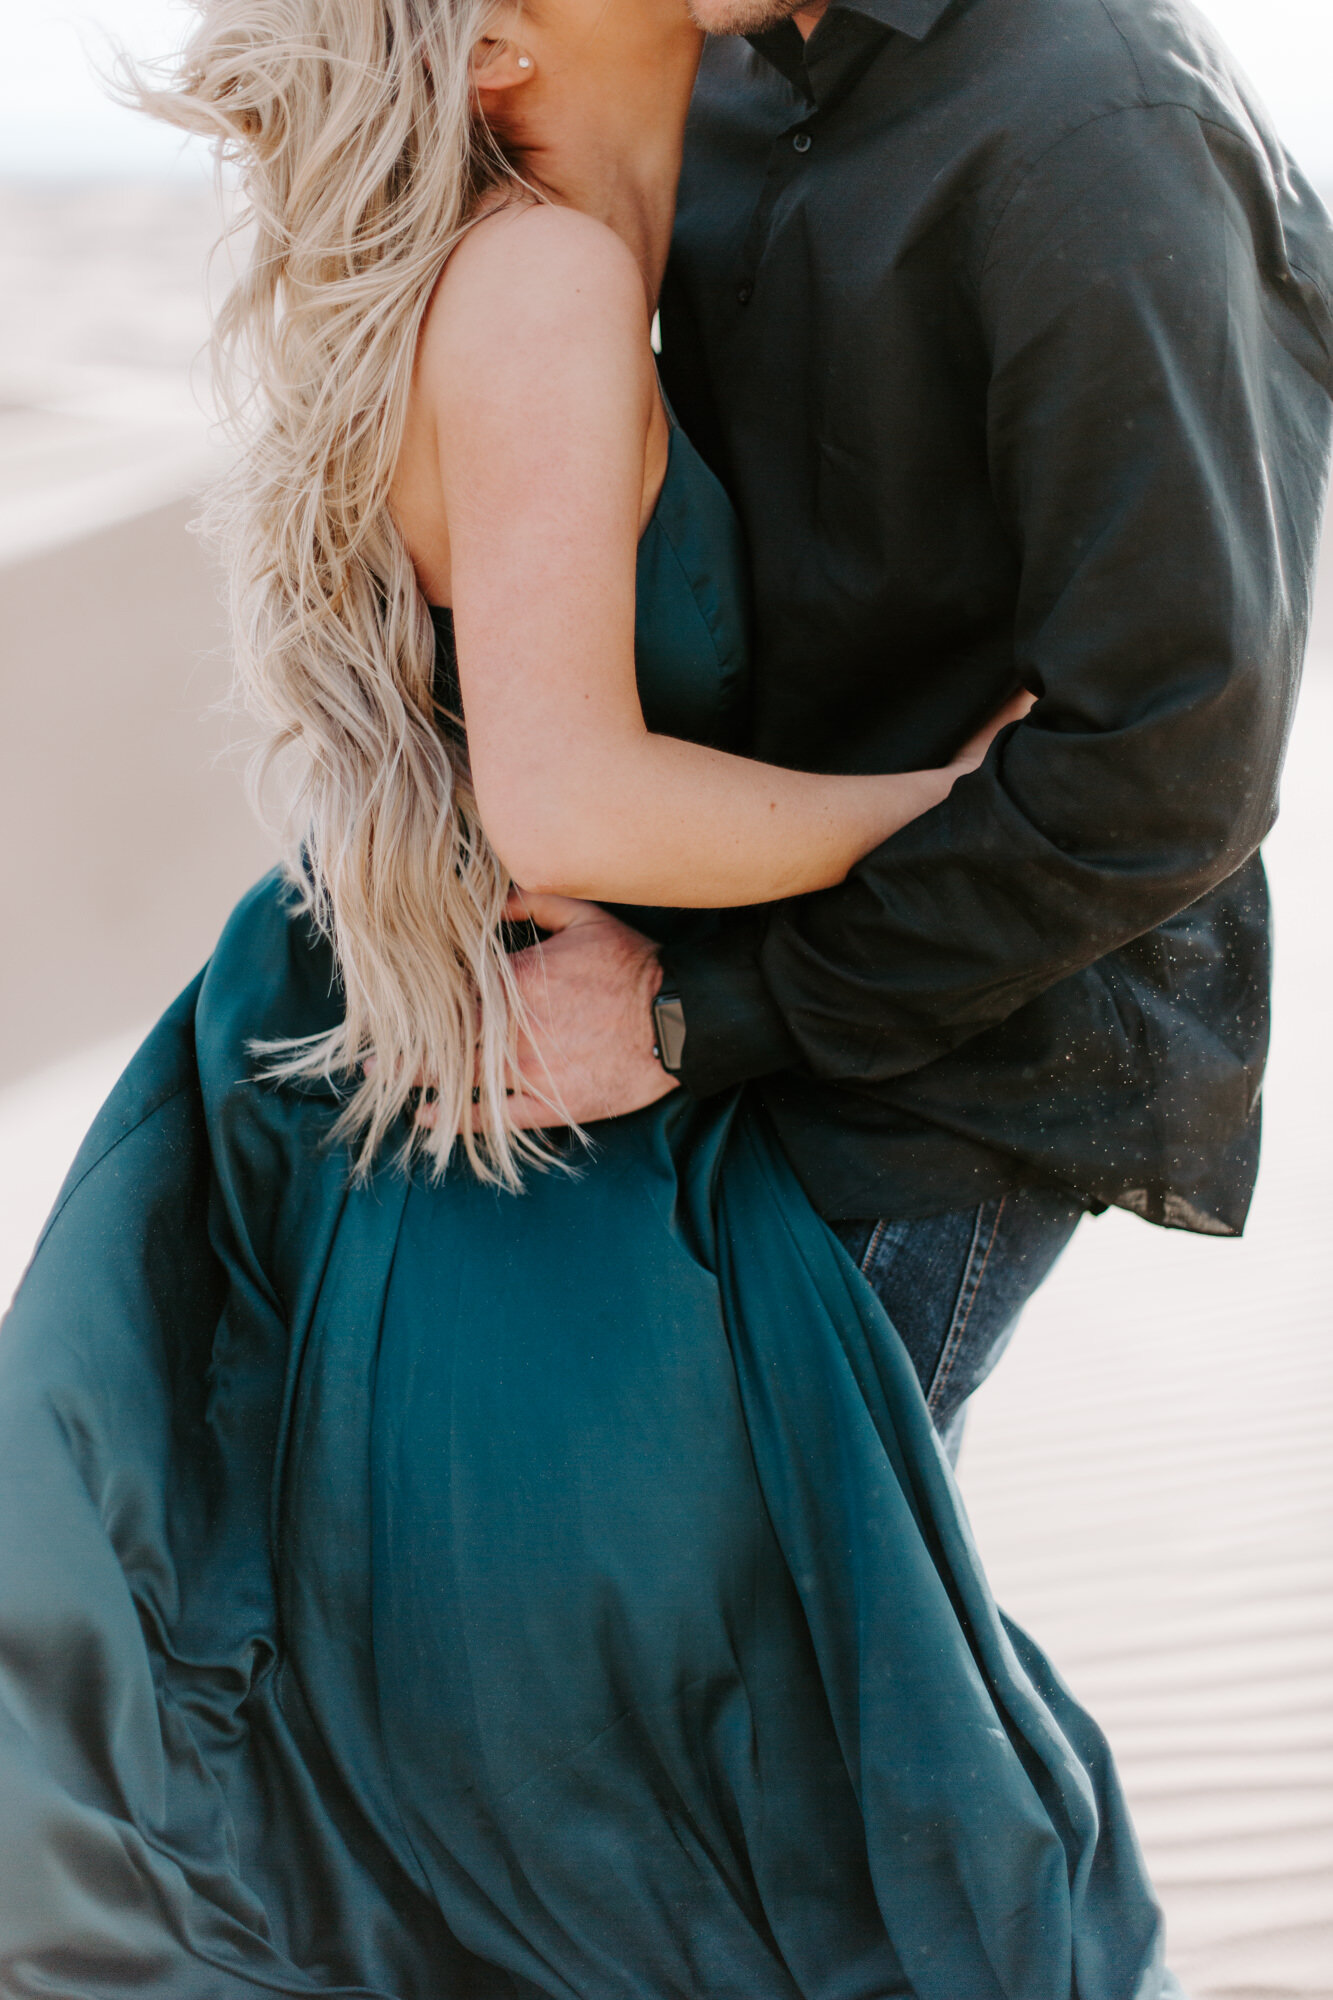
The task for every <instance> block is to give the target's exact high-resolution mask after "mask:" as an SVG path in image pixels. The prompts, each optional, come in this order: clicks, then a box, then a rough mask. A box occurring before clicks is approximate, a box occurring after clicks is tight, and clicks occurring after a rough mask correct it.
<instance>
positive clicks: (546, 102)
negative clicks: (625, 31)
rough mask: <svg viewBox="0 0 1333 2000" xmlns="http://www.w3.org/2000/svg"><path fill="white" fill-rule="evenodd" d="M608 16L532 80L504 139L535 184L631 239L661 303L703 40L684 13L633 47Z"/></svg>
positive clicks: (650, 290) (651, 292)
mask: <svg viewBox="0 0 1333 2000" xmlns="http://www.w3.org/2000/svg"><path fill="white" fill-rule="evenodd" d="M610 19H611V17H609V16H604V17H603V22H602V28H601V30H600V31H599V32H598V33H596V34H594V35H593V36H592V37H591V38H590V39H589V42H588V43H587V45H586V46H585V48H584V49H583V50H582V51H581V52H580V53H579V54H578V55H577V56H576V57H571V58H570V60H569V61H568V62H567V63H554V62H553V63H552V64H551V65H550V68H551V70H552V72H553V73H552V74H550V75H547V76H537V77H534V79H533V81H532V83H531V84H530V85H528V86H526V87H525V88H524V90H523V92H522V93H521V95H522V98H523V100H524V102H523V103H522V104H521V105H518V106H516V107H515V111H514V115H513V117H512V120H511V121H510V123H509V125H508V128H507V129H505V130H502V131H501V132H500V133H499V136H500V137H501V139H502V140H503V142H504V144H505V146H506V149H507V150H508V152H509V153H510V156H511V157H512V159H513V160H514V163H515V165H516V166H517V168H518V169H519V171H520V173H522V175H523V176H524V178H525V179H526V180H528V181H530V182H531V183H532V185H533V186H534V187H536V188H538V189H539V190H540V191H541V192H542V193H543V194H546V195H548V196H549V197H550V198H551V199H552V200H553V201H558V202H561V203H563V204H564V205H565V206H566V207H569V208H577V209H580V210H581V211H582V212H583V213H584V214H585V215H591V216H594V217H596V219H597V220H598V221H599V222H604V223H605V224H606V225H607V227H608V228H610V229H614V230H615V232H616V234H617V235H618V236H620V237H621V238H623V240H624V241H625V242H626V243H627V244H628V245H629V247H630V249H631V251H632V252H633V254H634V257H635V259H636V261H637V262H638V265H639V268H640V270H641V271H642V273H643V282H644V289H645V292H646V293H647V296H648V299H649V302H650V305H653V306H655V305H656V301H657V294H658V291H659V289H660V287H661V283H662V273H663V271H664V270H665V269H666V260H667V252H668V250H669V248H670V243H671V224H672V218H673V216H674V213H675V206H676V184H677V182H678V180H679V178H680V161H681V150H682V147H683V144H684V138H685V118H686V114H687V112H688V110H689V103H690V92H691V90H692V89H693V87H694V77H695V72H696V70H697V69H698V66H699V53H700V50H701V48H702V45H703V38H702V36H701V35H700V34H699V33H698V31H697V30H696V29H695V28H694V27H693V25H692V24H691V23H689V22H688V21H687V20H685V19H683V18H680V19H679V24H678V25H677V26H676V27H675V29H674V32H673V33H671V34H670V35H668V36H662V35H660V34H659V35H658V36H657V37H656V38H655V39H654V40H653V41H652V43H651V44H647V43H645V44H643V45H640V46H635V45H634V44H633V43H628V44H627V43H626V41H625V40H624V38H620V39H619V40H617V38H615V37H613V35H612V34H611V33H610V32H609V27H610Z"/></svg>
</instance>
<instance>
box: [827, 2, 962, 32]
mask: <svg viewBox="0 0 1333 2000" xmlns="http://www.w3.org/2000/svg"><path fill="white" fill-rule="evenodd" d="M952 4H953V0H834V4H833V7H830V9H829V12H830V13H832V12H833V11H834V9H835V8H837V7H845V8H846V9H847V11H848V13H851V14H868V15H869V16H870V18H871V20H872V21H878V22H879V23H880V25H881V27H885V28H893V29H894V30H895V31H896V32H897V33H898V34H900V35H910V36H911V38H912V40H913V41H914V42H919V41H921V40H922V38H923V37H924V36H926V35H928V34H929V33H930V31H931V29H932V28H933V27H934V25H935V23H936V22H937V21H938V20H939V18H940V15H941V14H942V13H943V12H944V10H945V8H946V7H949V6H952ZM798 33H799V30H798Z"/></svg>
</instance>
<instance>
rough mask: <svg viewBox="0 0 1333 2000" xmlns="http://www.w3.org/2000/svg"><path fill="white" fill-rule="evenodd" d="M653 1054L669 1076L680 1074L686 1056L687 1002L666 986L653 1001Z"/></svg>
mask: <svg viewBox="0 0 1333 2000" xmlns="http://www.w3.org/2000/svg"><path fill="white" fill-rule="evenodd" d="M653 1033H654V1034H655V1035H656V1037H657V1039H656V1041H655V1042H654V1044H653V1054H654V1055H655V1056H656V1057H657V1060H658V1061H659V1062H660V1063H661V1065H662V1067H663V1069H664V1070H665V1071H666V1072H667V1074H668V1076H679V1075H680V1066H681V1063H682V1061H683V1060H684V1056H685V1002H684V1001H683V1000H682V999H681V997H680V995H679V993H673V992H670V991H668V989H667V988H666V987H665V986H664V987H662V989H661V990H660V992H659V993H658V995H657V998H656V999H655V1000H654V1001H653Z"/></svg>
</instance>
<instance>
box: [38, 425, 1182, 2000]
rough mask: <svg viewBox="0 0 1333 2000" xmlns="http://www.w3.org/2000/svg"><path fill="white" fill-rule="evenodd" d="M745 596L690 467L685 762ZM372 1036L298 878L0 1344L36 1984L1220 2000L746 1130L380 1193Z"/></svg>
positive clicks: (866, 1341)
mask: <svg viewBox="0 0 1333 2000" xmlns="http://www.w3.org/2000/svg"><path fill="white" fill-rule="evenodd" d="M741 574H742V572H741V560H740V552H739V548H738V544H737V531H736V526H735V523H734V521H733V519H732V517H731V514H730V511H729V509H728V507H727V503H726V501H725V499H724V497H723V495H722V493H721V490H720V489H719V488H718V487H717V486H716V484H715V483H714V482H713V481H712V479H711V476H710V475H709V474H708V473H707V472H706V470H705V469H704V467H703V465H702V463H701V462H700V461H699V459H698V458H697V457H696V456H695V455H694V453H693V452H692V450H691V449H690V447H689V445H688V443H687V442H686V440H685V439H684V438H683V437H682V436H681V435H680V434H679V433H677V434H676V435H675V436H674V438H673V443H672V451H671V459H670V467H669V471H668V475H667V482H666V486H665V489H664V491H663V494H662V499H661V502H660V504H659V507H658V510H657V513H656V515H655V517H654V520H653V522H652V524H651V526H650V528H649V530H648V532H647V534H646V535H645V538H644V541H643V544H642V548H641V551H640V561H639V668H640V674H641V678H642V684H643V686H642V692H643V700H644V706H645V710H646V712H647V715H648V718H649V720H650V722H651V723H652V724H653V726H654V727H656V728H659V729H664V730H674V731H676V732H678V733H686V734H689V735H691V736H695V737H698V738H702V739H707V740H712V741H716V742H726V741H729V740H732V739H733V738H734V736H735V734H736V732H737V731H738V730H739V729H740V727H741V726H742V722H743V713H744V699H745V644H744V621H743V616H742V591H741ZM445 664H446V665H447V659H446V661H445ZM337 1004H338V1001H337V991H336V983H335V981H334V979H333V976H332V966H331V963H330V960H329V956H328V953H327V950H326V948H325V946H324V945H323V944H322V943H321V942H320V941H319V939H318V938H316V937H314V936H313V935H312V934H311V932H310V930H309V929H308V927H307V925H306V924H305V922H304V921H303V920H301V919H300V918H298V917H296V916H294V915H293V913H292V911H291V909H290V907H289V904H288V901H287V898H286V897H285V894H284V891H283V888H282V886H281V884H280V883H279V881H278V880H277V879H276V878H271V879H269V880H267V881H265V882H262V883H261V884H260V885H259V886H258V887H257V888H256V889H255V890H254V891H253V892H252V893H251V895H250V896H248V897H247V898H246V900H245V901H244V902H243V903H242V904H241V906H240V907H239V909H238V910H237V911H236V913H235V914H234V916H233V917H232V919H231V921H230V923H229V924H228V927H227V929H226V931H225V932H224V934H223V936H222V939H221V941H220V943H219V945H218V948H217V951H216V953H215V955H214V957H213V959H212V961H211V963H210V964H209V966H208V967H207V968H206V970H205V972H204V973H203V975H202V976H201V978H200V979H199V980H198V981H196V982H195V984H194V985H193V986H192V987H191V988H190V989H189V991H188V992H187V993H185V994H184V995H183V996H182V998H181V999H180V1000H179V1001H178V1002H177V1003H176V1004H175V1006H173V1007H172V1008H171V1009H170V1010H169V1011H168V1013H167V1014H166V1015H165V1016H164V1017H163V1019H162V1021H161V1022H160V1023H159V1025H158V1026H157V1028H156V1029H155V1030H154V1032H153V1033H152V1035H151V1036H150V1037H149V1039H148V1041H147V1042H146V1043H145V1045H144V1047H143V1048H142V1050H141V1051H140V1052H139V1054H138V1055H137V1056H136V1057H135V1059H134V1061H133V1062H132V1063H131V1065H130V1067H129V1069H128V1070H127V1071H126V1073H125V1075H124V1077H123V1078H122V1079H121V1081H120V1083H119V1085H118V1086H117V1088H116V1090H115V1091H114V1093H113V1095H112V1097H111V1099H110V1100H109V1102H108V1103H107V1105H106V1106H105V1108H104V1109H103V1111H102V1112H101V1114H100V1116H99V1117H98V1119H97V1122H96V1124H95V1125H94V1127H93V1130H92V1132H91V1133H90V1135H89V1138H88V1140H87V1141H86V1143H85V1145H84V1147H83V1150H82V1152H81V1153H80V1155H79V1158H78V1160H77V1161H76V1163H75V1165H74V1168H73V1170H72V1171H71V1174H70V1176H69V1179H68V1181H67V1183H66V1186H65V1189H64V1191H63V1193H62V1195H61V1197H60V1200H59V1203H58V1206H57V1208H56V1211H55V1214H54V1216H53V1218H52V1220H51V1222H50V1223H49V1225H48V1227H47V1231H46V1234H45V1236H44V1239H43V1241H42V1244H41V1247H40V1249H39V1251H38V1253H37V1256H36V1258H35V1260H34V1263H33V1265H32V1267H31V1269H30V1270H29V1272H28V1275H27V1277H26V1280H25V1282H24V1284H23V1287H22V1289H21V1292H20V1295H19V1298H18V1300H17V1303H16V1304H15V1307H14V1309H13V1312H12V1314H11V1315H10V1317H9V1319H8V1321H7V1322H6V1324H5V1327H4V1331H3V1336H2V1337H0V1992H2V1993H3V1994H4V1995H6V1996H19V1995H22V1996H36V1995H39V1994H40V1995H46V1996H50V1995H53V1994H55V1995H59V1996H61V2000H112V1996H117V2000H119V1996H130V1995H132V1996H135V2000H233V1996H236V1997H237V2000H239V1996H249V2000H258V1996H261V1995H275V1994H278V1995H287V1994H291V1995H298V1994H299V1995H304V1994H321V1995H333V1994H337V1995H343V1996H353V1995H356V1996H363V1997H364V2000H369V1996H376V2000H379V1997H380V1996H392V1997H393V2000H498V1996H502V1995H503V1996H522V2000H891V1996H908V1995H911V1996H916V2000H1163V1996H1164V1995H1165V1994H1166V1993H1168V1992H1169V1991H1170V1992H1174V1991H1175V1988H1174V1986H1173V1985H1172V1984H1171V1983H1170V1981H1169V1978H1168V1975H1166V1974H1165V1973H1164V1972H1163V1970H1162V1964H1161V1942H1160V1921H1159V1916H1158V1912H1157V1910H1156V1908H1155V1906H1154V1903H1153V1899H1152V1896H1151V1893H1150V1890H1149V1887H1148V1884H1147V1882H1146V1880H1145V1877H1144V1872H1143V1867H1142V1863H1141V1860H1140V1856H1139V1853H1138V1851H1137V1848H1136V1845H1135V1841H1134V1837H1133V1833H1132V1831H1131V1828H1130V1826H1129V1823H1128V1821H1127V1818H1126V1814H1125V1809H1124V1806H1123V1803H1122V1800H1121V1795H1120V1791H1119V1788H1118V1785H1117V1782H1116V1778H1115V1774H1114V1771H1113V1770H1112V1768H1111V1765H1110V1761H1109V1758H1108V1755H1107V1752H1106V1748H1105V1745H1104V1743H1103V1741H1102V1739H1101V1737H1100V1735H1099V1734H1098V1732H1097V1730H1096V1728H1095V1727H1094V1725H1093V1724H1092V1723H1091V1722H1090V1721H1089V1719H1088V1718H1087V1716H1086V1715H1084V1713H1083V1712H1082V1711H1081V1710H1080V1709H1079V1708H1078V1706H1077V1705H1076V1704H1075V1703H1074V1701H1073V1700H1072V1699H1071V1698H1070V1696H1069V1694H1068V1693H1067V1692H1066V1691H1065V1689H1064V1688H1063V1687H1062V1686H1061V1685H1060V1683H1059V1681H1058V1680H1057V1679H1056V1677H1055V1675H1054V1674H1053V1673H1052V1671H1051V1669H1050V1667H1049V1666H1048V1664H1047V1663H1046V1661H1045V1660H1044V1659H1043V1658H1042V1656H1041V1654H1040V1653H1039V1652H1038V1651H1037V1650H1036V1648H1035V1647H1034V1646H1033V1645H1032V1644H1031V1642H1030V1641H1029V1640H1027V1639H1026V1638H1025V1637H1024V1636H1023V1635H1022V1634H1021V1633H1019V1632H1017V1631H1016V1630H1015V1629H1014V1628H1013V1627H1012V1626H1011V1625H1009V1624H1008V1623H1007V1622H1006V1621H1005V1620H1004V1619H1003V1618H1002V1617H1001V1615H1000V1614H999V1613H998V1612H997V1610H996V1608H995V1606H994V1604H993V1602H992V1600H991V1598H990V1596H989V1593H988V1591H987V1588H986V1584H985V1580H984V1578H983V1575H982V1572H981V1569H980V1567H979V1565H978V1562H977V1558H976V1555H975V1552H974V1550H973V1546H972V1543H971V1540H970V1538H969V1535H968V1530H967V1524H966V1521H965V1519H964V1516H963V1513H962V1510H961V1508H960V1505H959V1502H958V1498H957V1494H956V1492H955V1489H954V1486H953V1482H952V1479H951V1476H950V1473H949V1470H948V1468H947V1466H946V1464H945V1463H944V1460H943V1458H942V1457H941V1454H940V1451H939V1449H938V1447H937V1444H936V1441H935V1437H934V1435H933V1432H932V1429H931V1425H930V1421H929V1418H928V1416H927V1413H926V1409H925V1405H924V1403H923V1401H922V1398H921V1394H920V1392H919V1389H918V1386H917V1382H916V1379H915V1376H914V1374H913V1372H912V1368H911V1366H910V1364H909V1362H908V1360H907V1357H906V1355H905V1353H904V1351H903V1349H902V1347H901V1346H900V1344H899V1342H898V1339H897V1337H896V1335H895V1333H894V1330H893V1328H892V1326H891V1325H890V1324H889V1322H888V1320H887V1319H886V1318H885V1316H884V1313H883V1311H882V1309H881V1308H880V1306H879V1304H878V1303H877V1301H876V1299H875V1297H874V1295H873V1294H872V1292H871V1291H870V1289H869V1287H868V1286H867V1285H866V1284H865V1282H864V1281H863V1280H862V1278H861V1277H860V1275H859V1274H858V1272H857V1271H856V1270H855V1269H854V1267H853V1266H852V1264H851V1263H850V1262H849V1260H848V1258H847V1257H846V1255H845V1254H844V1252H843V1250H842V1249H841V1247H840V1246H839V1244H838V1242H837V1241H836V1239H835V1238H834V1236H833V1235H832V1233H831V1232H830V1231H829V1229H828V1228H827V1227H826V1225H825V1224H824V1223H823V1222H821V1221H820V1220H819V1218H818V1217H817V1216H816V1215H815V1213H814V1212H813V1210H812V1209H811V1207H810V1205H809V1203H808V1202H807V1201H806V1199H805V1197H804V1195H803V1194H802V1193H801V1191H800V1188H799V1187H798V1185H797V1183H796V1182H795V1180H794V1178H793V1176H792V1173H791V1171H790V1169H789V1168H788V1166H787V1165H786V1163H785V1161H784V1159H783V1157H782V1155H781V1154H780V1152H779V1151H778V1150H777V1148H776V1146H775V1144H774V1142H773V1140H772V1139H771V1137H770V1136H769V1134H768V1132H767V1130H766V1129H765V1127H764V1124H763V1122H762V1119H761V1117H760V1115H759V1114H758V1113H757V1112H756V1111H755V1110H754V1109H753V1108H752V1107H751V1106H750V1104H749V1103H748V1102H747V1100H746V1098H745V1097H744V1095H741V1096H739V1097H732V1098H727V1099H720V1100H715V1101H712V1102H708V1103H695V1102H692V1101H690V1100H689V1099H688V1098H686V1097H684V1096H683V1095H677V1096H673V1097H670V1098H668V1099H666V1100H665V1101H664V1102H662V1103H661V1104H659V1105H657V1106H654V1107H653V1108H652V1109H650V1110H648V1111H645V1112H642V1113H639V1114H637V1115H635V1116H633V1117H629V1118H624V1119H620V1120H617V1121H614V1122H610V1123H607V1124H605V1125H603V1126H600V1127H598V1128H596V1129H595V1131H594V1135H593V1136H594V1140H595V1144H594V1147H593V1150H592V1152H591V1153H590V1154H589V1155H587V1156H586V1157H585V1156H583V1155H582V1154H578V1155H575V1154H571V1156H570V1157H571V1162H572V1164H573V1165H574V1167H575V1171H574V1172H572V1173H563V1172H550V1173H544V1174H534V1175H532V1176H531V1177H530V1178H529V1180H528V1183H527V1186H526V1188H525V1190H524V1192H523V1193H521V1194H519V1195H511V1194H504V1193H496V1192H494V1191H493V1190H489V1189H486V1188H483V1187H481V1186H480V1185H479V1184H478V1183H477V1182H476V1181H475V1180H473V1179H472V1178H471V1177H470V1176H469V1175H468V1174H467V1173H466V1172H464V1171H457V1172H453V1173H451V1174H450V1175H449V1176H448V1177H447V1178H446V1180H445V1181H444V1182H443V1184H437V1185H432V1184H430V1183H429V1182H428V1181H427V1180H426V1178H425V1177H424V1176H421V1175H417V1176H412V1177H409V1176H406V1175H405V1174H403V1173H402V1172H401V1171H399V1170H396V1169H392V1168H389V1167H387V1166H386V1167H385V1168H384V1169H383V1170H382V1171H381V1172H380V1173H379V1174H378V1175H377V1176H376V1178H375V1179H374V1180H373V1182H372V1183H371V1184H370V1185H369V1186H365V1187H356V1188H350V1187H349V1185H348V1179H347V1173H346V1163H345V1160H344V1158H343V1157H342V1155H341V1154H340V1153H339V1152H338V1150H337V1149H336V1148H334V1147H333V1146H331V1144H330V1143H329V1140H328V1133H329V1128H330V1125H331V1123H332V1119H333V1116H334V1109H335V1107H334V1103H333V1100H332V1098H331V1095H330V1094H329V1093H328V1092H326V1091H322V1090H319V1089H304V1090H294V1089H287V1088H283V1089H279V1088H275V1087H273V1086H271V1085H268V1084H265V1083H261V1082H258V1081H256V1079H255V1075H254V1064H253V1061H252V1059H251V1057H250V1055H249V1054H248V1048H249V1045H250V1043H251V1042H252V1041H253V1040H254V1039H255V1038H264V1037H267V1036H270V1035H274V1034H278V1033H295V1032H301V1031H304V1030H310V1029H315V1028H318V1027H320V1026H321V1025H324V1024H326V1023H327V1022H328V1021H329V1020H330V1019H331V1018H332V1014H333V1010H334V1009H336V1007H337Z"/></svg>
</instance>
